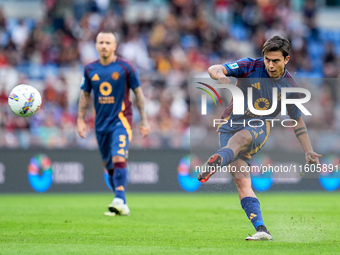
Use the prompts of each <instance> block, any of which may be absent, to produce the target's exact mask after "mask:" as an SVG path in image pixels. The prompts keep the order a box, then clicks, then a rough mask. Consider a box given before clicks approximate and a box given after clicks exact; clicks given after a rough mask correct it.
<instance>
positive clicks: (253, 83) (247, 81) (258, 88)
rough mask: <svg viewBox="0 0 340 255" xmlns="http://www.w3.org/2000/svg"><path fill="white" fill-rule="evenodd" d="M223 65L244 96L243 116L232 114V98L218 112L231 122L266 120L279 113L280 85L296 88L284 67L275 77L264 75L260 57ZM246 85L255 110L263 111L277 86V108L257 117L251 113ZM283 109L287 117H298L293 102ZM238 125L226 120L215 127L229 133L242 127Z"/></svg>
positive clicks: (291, 96)
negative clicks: (221, 111)
mask: <svg viewBox="0 0 340 255" xmlns="http://www.w3.org/2000/svg"><path fill="white" fill-rule="evenodd" d="M223 66H224V67H225V68H226V69H227V71H228V76H233V77H236V78H237V84H236V86H237V87H239V88H240V89H241V90H242V92H243V95H244V109H245V112H244V114H243V115H234V114H233V113H232V112H233V101H231V103H230V105H229V106H228V107H227V108H226V109H225V111H224V112H223V114H222V118H223V119H228V120H232V122H234V123H241V122H243V121H244V120H246V123H247V121H249V120H251V119H260V120H262V121H265V120H266V119H273V118H275V117H276V116H277V115H278V114H279V113H280V112H281V88H283V87H297V85H296V83H295V81H294V79H293V77H292V76H291V75H290V73H289V72H288V71H287V70H285V73H284V75H283V76H282V77H281V78H279V79H273V78H270V76H269V75H268V73H267V71H266V69H265V65H264V59H263V58H258V59H252V58H244V59H240V60H238V61H236V62H234V63H225V64H223ZM248 87H252V92H253V100H252V102H253V106H254V108H255V109H258V110H267V109H269V108H270V107H271V106H272V104H273V88H274V87H276V88H277V97H278V98H277V99H278V101H277V108H276V110H275V111H274V112H273V113H272V114H270V115H265V116H259V115H255V114H253V113H252V112H251V111H250V110H249V107H248V100H247V98H248ZM286 97H287V98H298V97H299V95H298V94H297V93H287V95H286ZM287 112H288V115H289V116H290V118H292V119H295V120H296V119H298V118H299V117H300V116H301V111H300V109H299V108H298V107H296V106H295V105H293V104H288V105H287ZM242 127H243V126H242V125H232V127H231V125H230V121H229V123H226V124H223V125H221V126H220V127H219V128H218V131H220V132H229V131H236V130H240V129H242Z"/></svg>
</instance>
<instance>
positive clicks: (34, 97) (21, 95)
mask: <svg viewBox="0 0 340 255" xmlns="http://www.w3.org/2000/svg"><path fill="white" fill-rule="evenodd" d="M8 105H9V107H10V108H11V110H12V112H14V113H15V114H16V115H18V116H21V117H30V116H32V115H33V114H35V113H36V112H37V111H38V110H39V108H40V105H41V95H40V93H39V91H38V90H37V89H36V88H33V87H32V86H30V85H27V84H21V85H18V86H16V87H14V88H13V89H12V91H11V93H10V94H9V96H8Z"/></svg>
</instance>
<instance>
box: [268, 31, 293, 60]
mask: <svg viewBox="0 0 340 255" xmlns="http://www.w3.org/2000/svg"><path fill="white" fill-rule="evenodd" d="M289 50H290V42H289V41H288V39H286V38H283V37H281V36H278V35H274V36H273V37H271V38H269V39H268V40H267V41H266V42H265V43H264V44H263V47H262V55H263V56H264V54H265V53H267V52H269V51H281V52H282V55H283V57H284V58H286V57H287V56H289Z"/></svg>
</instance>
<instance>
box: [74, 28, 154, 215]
mask: <svg viewBox="0 0 340 255" xmlns="http://www.w3.org/2000/svg"><path fill="white" fill-rule="evenodd" d="M96 48H97V51H98V53H99V56H100V58H99V60H98V61H95V62H93V63H91V64H88V65H86V66H85V72H84V78H83V82H82V85H81V94H80V99H79V106H78V119H77V129H78V133H79V135H80V136H81V137H82V138H86V136H87V134H88V127H87V125H86V123H85V121H84V117H85V113H86V110H87V108H88V106H89V103H90V93H91V91H93V98H94V108H95V112H96V118H95V129H96V137H97V141H98V145H99V150H100V153H101V156H102V159H103V164H104V167H105V168H106V169H107V172H108V175H109V183H110V185H111V187H112V190H113V192H114V194H115V197H114V199H113V201H112V203H111V204H109V212H106V213H105V215H107V216H115V215H129V214H130V210H129V207H128V205H127V204H126V198H125V189H126V178H127V158H128V149H129V144H130V142H131V139H132V129H131V126H132V109H131V100H130V94H129V93H130V89H132V90H133V92H134V93H135V96H136V104H137V107H138V110H139V114H140V118H141V122H140V124H139V133H140V134H141V135H142V137H143V138H144V137H146V136H147V135H148V134H149V131H150V127H149V124H148V121H147V118H146V115H145V111H144V96H143V92H142V89H141V87H140V80H139V78H138V77H137V74H136V72H135V70H134V68H133V67H132V66H131V65H130V64H129V63H128V62H126V61H125V60H123V59H121V58H119V57H117V56H116V55H115V51H116V48H117V43H116V37H115V35H114V33H112V32H110V31H102V32H100V33H99V34H98V35H97V39H96Z"/></svg>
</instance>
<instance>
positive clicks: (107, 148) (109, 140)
mask: <svg viewBox="0 0 340 255" xmlns="http://www.w3.org/2000/svg"><path fill="white" fill-rule="evenodd" d="M96 136H97V141H98V146H99V150H100V154H101V156H102V159H103V164H104V166H105V167H106V169H113V163H112V157H114V156H122V157H124V158H128V149H129V144H130V140H131V137H130V139H129V134H128V131H127V130H126V128H125V127H124V126H123V125H122V124H121V122H118V123H117V125H116V126H115V128H114V130H113V131H111V132H108V133H97V134H96ZM130 136H131V133H130Z"/></svg>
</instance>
